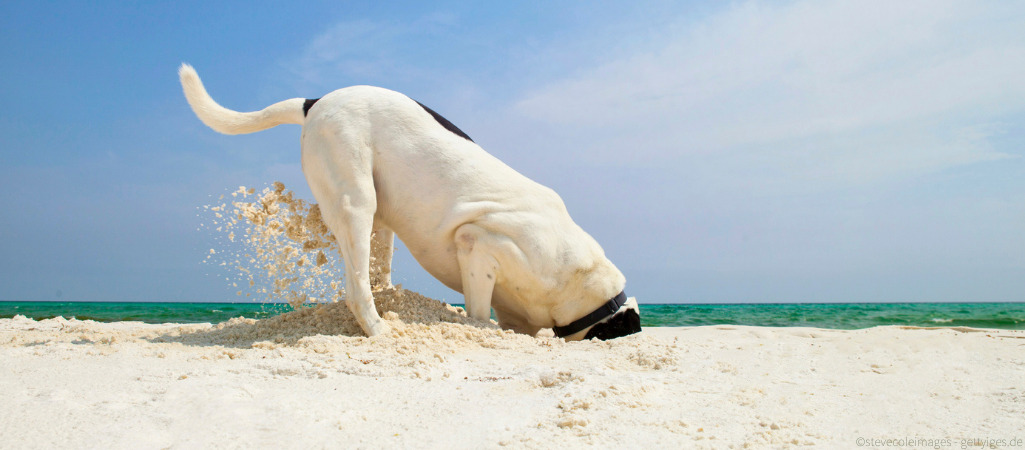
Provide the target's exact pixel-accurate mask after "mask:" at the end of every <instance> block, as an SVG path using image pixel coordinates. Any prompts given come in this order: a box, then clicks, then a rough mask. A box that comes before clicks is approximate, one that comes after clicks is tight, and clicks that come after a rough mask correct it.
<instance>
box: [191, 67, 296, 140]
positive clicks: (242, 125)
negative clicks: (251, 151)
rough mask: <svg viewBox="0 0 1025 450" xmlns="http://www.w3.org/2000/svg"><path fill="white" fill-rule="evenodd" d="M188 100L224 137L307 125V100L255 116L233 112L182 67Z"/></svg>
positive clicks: (280, 105) (277, 105) (279, 104)
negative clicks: (304, 112) (211, 95)
mask: <svg viewBox="0 0 1025 450" xmlns="http://www.w3.org/2000/svg"><path fill="white" fill-rule="evenodd" d="M178 77H179V78H181V82H182V89H183V90H184V91H185V99H186V100H188V101H189V106H191V107H192V111H193V112H195V113H196V115H197V116H199V120H202V121H203V123H205V124H206V125H207V126H208V127H210V128H213V129H214V130H215V131H217V132H220V133H224V134H246V133H255V132H257V131H260V130H266V129H268V128H271V127H275V126H278V125H281V124H285V123H294V124H298V125H302V124H303V122H304V119H305V117H304V114H303V103H305V101H306V100H305V99H302V98H293V99H289V100H285V101H281V102H277V103H275V104H273V105H270V106H268V107H266V108H264V109H263V110H260V111H254V112H238V111H232V110H230V109H228V108H225V107H223V106H221V105H218V104H217V102H215V101H214V99H213V98H211V97H210V94H208V93H207V92H206V88H204V87H203V82H202V81H200V80H199V75H198V74H197V73H196V69H193V68H192V66H190V65H188V64H182V66H181V68H179V69H178Z"/></svg>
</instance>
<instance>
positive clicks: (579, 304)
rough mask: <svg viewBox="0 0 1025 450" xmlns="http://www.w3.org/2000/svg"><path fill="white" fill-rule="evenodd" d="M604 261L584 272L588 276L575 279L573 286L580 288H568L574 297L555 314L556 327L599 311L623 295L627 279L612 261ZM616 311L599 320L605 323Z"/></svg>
mask: <svg viewBox="0 0 1025 450" xmlns="http://www.w3.org/2000/svg"><path fill="white" fill-rule="evenodd" d="M602 259H603V260H602V261H600V262H599V263H597V264H595V265H594V266H592V267H591V268H589V270H586V271H581V273H582V274H585V275H583V276H582V277H581V278H578V279H576V280H574V281H575V283H572V284H574V285H575V286H574V287H576V289H566V290H565V291H564V292H565V293H567V294H569V295H571V297H568V298H563V299H561V301H559V303H558V306H557V307H555V308H553V309H552V311H551V313H552V320H553V321H554V322H555V325H556V326H567V325H569V324H570V323H573V322H575V321H577V320H579V319H581V318H583V317H585V316H587V315H589V314H591V313H593V312H594V311H596V310H599V309H600V308H602V307H603V306H604V305H606V304H607V303H608V302H609V301H610V299H613V298H615V297H616V296H617V295H619V294H620V293H622V292H623V289H624V287H625V286H626V277H624V276H623V273H622V272H620V271H619V269H617V268H616V266H615V265H613V264H612V262H611V261H609V260H608V259H605V258H602ZM617 308H618V306H617ZM615 312H616V311H615V310H612V311H611V312H610V313H609V314H606V315H604V316H602V317H600V318H598V320H602V319H604V318H606V317H608V316H609V315H611V314H612V313H615ZM591 324H593V323H591ZM591 324H588V325H591Z"/></svg>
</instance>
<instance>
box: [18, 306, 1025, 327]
mask: <svg viewBox="0 0 1025 450" xmlns="http://www.w3.org/2000/svg"><path fill="white" fill-rule="evenodd" d="M640 306H641V325H642V326H648V327H652V326H659V327H682V326H700V325H753V326H768V327H816V328H833V329H847V330H850V329H859V328H870V327H874V326H879V325H906V326H920V327H937V326H942V327H974V328H1003V329H1015V330H1020V329H1025V303H789V304H787V303H774V304H765V303H762V304H642V305H640ZM290 310H291V307H289V306H288V305H285V304H262V303H122V302H3V301H0V318H10V317H14V315H16V314H20V315H23V316H27V317H30V318H33V319H37V320H40V319H48V318H52V317H56V316H63V317H65V318H71V317H75V318H77V319H79V320H95V321H99V322H115V321H140V322H148V323H165V322H176V323H199V322H211V323H217V322H223V321H225V320H228V319H230V318H232V317H240V316H241V317H248V318H252V319H262V318H266V317H270V316H273V315H277V314H281V313H282V312H286V311H290Z"/></svg>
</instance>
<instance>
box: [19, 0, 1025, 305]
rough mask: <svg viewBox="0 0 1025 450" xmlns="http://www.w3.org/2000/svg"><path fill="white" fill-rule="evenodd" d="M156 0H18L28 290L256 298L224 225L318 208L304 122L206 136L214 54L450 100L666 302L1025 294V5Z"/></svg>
mask: <svg viewBox="0 0 1025 450" xmlns="http://www.w3.org/2000/svg"><path fill="white" fill-rule="evenodd" d="M97 3H100V4H99V5H97ZM142 3H143V4H134V5H133V4H129V3H125V2H4V3H3V4H2V5H0V40H2V44H3V45H0V61H2V65H3V76H2V83H0V103H2V105H3V109H2V112H0V188H2V189H3V192H4V195H2V196H0V210H2V211H3V214H2V215H0V299H5V300H55V299H58V298H60V299H62V300H122V301H149V300H152V301H224V300H234V299H236V297H235V294H234V289H232V288H230V287H229V286H228V285H227V284H225V283H224V279H223V277H222V276H218V274H217V273H216V271H212V270H211V268H210V267H208V266H205V265H202V264H200V261H201V260H202V259H203V257H204V256H205V254H206V252H207V251H208V249H209V248H210V247H211V246H212V242H213V239H212V236H211V235H210V234H209V233H205V232H199V231H197V230H196V228H197V225H198V224H199V223H200V222H201V221H202V218H200V217H197V215H196V207H197V206H201V205H203V204H206V203H209V202H210V196H211V195H212V196H217V195H220V194H221V193H224V192H226V191H227V190H231V189H233V188H234V187H237V186H239V185H247V186H262V185H264V184H267V183H270V182H272V181H275V180H281V181H283V182H285V183H286V184H287V185H288V186H290V187H292V188H295V189H296V190H297V191H298V192H300V193H301V194H302V195H303V196H305V197H306V198H311V197H310V196H309V193H308V192H309V191H308V188H307V187H306V186H305V181H304V179H303V176H302V172H301V169H300V167H299V128H298V127H295V126H282V127H278V128H275V129H272V130H269V131H265V132H262V133H257V134H252V135H246V136H221V135H218V134H216V133H215V132H213V131H211V130H209V129H207V128H206V127H205V126H203V125H202V124H201V123H200V122H199V121H198V120H197V119H196V118H195V116H194V115H193V114H192V112H191V111H190V110H189V109H188V106H187V104H186V103H185V100H184V99H183V97H182V94H181V90H180V87H179V85H178V82H177V77H176V70H177V67H178V65H179V64H180V63H181V62H189V63H191V64H193V65H194V66H195V67H196V69H197V70H198V71H199V73H200V75H201V76H202V77H203V80H204V82H205V83H206V85H207V88H208V89H209V90H210V92H211V94H212V95H213V96H214V98H216V99H217V100H218V101H220V102H221V103H222V104H224V105H225V106H228V107H230V108H233V109H238V110H254V109H259V108H262V107H264V106H266V105H268V104H270V103H273V102H276V101H279V100H282V99H286V98H292V97H307V98H313V97H320V96H322V95H324V94H325V93H327V92H330V91H331V90H334V89H337V88H341V87H345V86H349V85H354V84H372V85H378V86H383V87H387V88H390V89H395V90H398V91H401V92H404V93H406V94H408V95H409V96H411V97H413V98H415V99H417V100H419V101H421V102H422V103H424V104H427V105H429V106H431V107H432V108H433V109H435V110H436V111H438V112H440V113H442V114H443V115H445V116H446V117H447V118H449V119H450V120H452V121H453V122H454V123H456V124H457V125H458V126H459V127H460V128H462V129H463V130H465V131H466V132H467V133H468V134H470V135H471V136H473V138H474V140H475V141H476V142H478V143H480V144H481V145H482V146H483V147H484V148H485V149H486V150H488V151H489V152H491V153H492V154H494V155H496V156H498V157H499V158H500V159H502V160H504V161H505V162H506V163H508V164H509V165H510V166H512V167H513V168H515V169H517V170H519V171H520V172H522V173H524V174H525V175H527V176H529V177H531V178H533V179H534V180H537V181H539V182H541V183H542V184H545V185H547V186H550V187H552V188H553V189H555V190H556V191H557V192H559V193H560V194H561V195H562V196H563V199H564V200H565V201H566V203H567V206H568V208H569V210H570V213H571V214H572V215H573V217H574V219H575V220H576V221H577V222H578V223H579V224H580V225H581V226H582V227H583V228H584V229H585V230H587V231H588V232H590V233H591V234H592V235H594V236H595V238H596V239H597V240H598V241H599V242H600V243H601V244H602V245H603V247H604V248H605V250H606V253H607V254H608V255H609V257H610V258H611V259H612V260H613V261H614V262H615V263H616V264H617V266H619V268H620V269H621V270H622V271H623V272H624V273H625V274H626V276H627V280H628V281H627V283H628V284H627V292H628V293H629V294H631V295H636V296H637V297H638V299H639V300H640V301H642V302H772V301H776V302H785V301H1023V300H1025V159H1023V156H1025V128H1023V126H1022V125H1023V124H1025V76H1023V75H1025V31H1022V27H1021V24H1022V23H1025V7H1023V6H1022V4H1020V3H1012V2H996V1H992V2H991V1H964V2H961V1H908V2H897V3H895V2H885V1H880V2H873V1H839V0H818V1H784V2H668V1H667V2H660V1H654V2H643V1H641V2H620V3H611V2H530V3H515V2H480V3H472V4H467V3H463V2H341V1H330V2H293V3H295V4H290V3H283V2H254V1H249V2H189V1H181V2H173V3H166V4H164V3H161V2H142ZM395 266H396V267H395V271H396V275H395V277H396V281H397V282H401V283H403V284H404V286H405V287H407V288H411V289H415V290H418V291H421V292H424V293H426V294H428V295H432V296H435V297H438V298H444V299H446V300H449V301H452V302H461V300H462V299H461V296H460V295H458V294H457V293H455V292H453V291H449V290H448V289H446V288H444V287H442V286H440V284H438V283H437V282H435V281H434V280H433V279H431V278H430V276H429V275H427V274H426V273H425V272H423V271H422V270H421V269H420V268H419V267H417V266H416V263H415V262H413V261H412V260H411V258H410V257H409V256H408V254H407V253H405V250H404V249H400V250H399V253H398V254H397V256H396V264H395Z"/></svg>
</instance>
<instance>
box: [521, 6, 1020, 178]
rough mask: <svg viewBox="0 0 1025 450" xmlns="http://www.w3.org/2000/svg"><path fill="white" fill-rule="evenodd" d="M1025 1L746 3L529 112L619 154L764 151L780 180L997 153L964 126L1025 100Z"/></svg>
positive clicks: (893, 169)
mask: <svg viewBox="0 0 1025 450" xmlns="http://www.w3.org/2000/svg"><path fill="white" fill-rule="evenodd" d="M1013 8H1015V6H1013V5H1011V6H1008V5H1007V4H1003V3H990V2H960V1H945V2H934V1H929V2H898V3H894V2H864V1H846V0H838V1H813V2H791V3H786V4H778V3H774V4H770V5H763V4H760V3H745V4H742V5H739V6H736V7H733V8H730V9H727V10H725V11H723V12H721V13H719V14H716V15H714V16H712V17H709V18H707V19H705V20H703V21H700V22H699V23H697V24H694V23H691V22H684V21H680V22H678V23H676V24H674V25H670V26H668V27H667V28H666V29H660V30H653V31H652V33H653V35H657V36H660V37H661V40H658V41H655V40H647V41H642V42H644V44H643V45H639V46H638V47H637V48H635V49H634V51H633V52H632V54H631V55H630V56H625V57H621V58H618V59H615V60H611V61H608V62H606V63H605V64H603V65H600V66H598V67H594V68H590V69H587V70H580V71H578V72H577V73H576V74H575V75H573V76H570V77H567V78H564V79H561V80H557V81H554V82H551V83H549V84H547V85H545V86H544V87H541V88H539V89H535V90H533V91H531V92H529V93H528V94H527V95H525V96H524V97H523V98H522V100H520V101H519V102H518V103H517V104H516V111H517V112H518V113H519V114H521V115H522V116H525V117H527V118H530V119H533V120H536V121H539V122H544V123H549V124H558V125H559V126H560V127H562V128H563V131H562V132H563V133H565V134H566V135H572V136H574V137H575V138H576V139H577V141H578V142H580V147H579V151H578V152H577V153H575V154H574V155H573V156H574V157H575V158H583V159H590V160H596V161H599V162H604V163H610V162H613V161H622V160H623V159H624V154H628V155H629V159H631V160H632V161H633V162H634V163H636V164H641V165H647V164H653V163H661V164H664V163H667V162H670V163H671V162H674V161H677V162H678V161H679V158H680V157H686V158H695V157H700V158H706V159H711V160H716V161H720V162H722V161H733V162H738V161H741V162H742V161H747V162H751V161H755V160H762V161H764V162H771V163H772V164H776V165H779V166H781V169H782V171H781V172H778V173H777V176H778V177H779V178H780V179H783V178H796V179H801V178H808V177H825V178H833V179H836V180H840V181H845V182H870V181H876V180H879V179H880V178H885V177H890V176H900V175H902V174H908V173H918V172H921V171H931V170H937V169H942V168H945V167H951V166H956V165H961V164H968V163H973V162H978V161H988V160H993V159H998V158H1001V157H1005V156H1007V155H1004V154H1002V153H1001V152H1000V150H999V149H994V148H993V147H992V146H991V145H989V144H988V142H987V138H988V136H989V135H988V134H987V133H982V134H979V133H976V134H975V135H974V136H972V137H971V138H970V139H969V138H967V137H966V136H964V133H963V132H962V131H968V130H978V129H979V127H980V125H984V124H987V123H991V122H994V121H999V120H1000V118H1001V116H1002V115H1004V114H1010V113H1014V112H1020V111H1023V110H1025V78H1023V77H1021V74H1022V73H1025V33H1021V32H1020V31H1018V29H1019V28H1020V27H1019V25H1020V22H1019V21H1016V20H1011V19H1010V18H1011V17H1018V18H1021V17H1022V11H1017V10H1015V11H1008V9H1013ZM1018 9H1020V8H1018ZM580 137H583V141H582V142H581V141H580V139H579V138H580ZM625 152H628V153H625ZM719 168H720V169H723V170H728V169H729V168H728V167H727V166H720V167H719ZM802 168H804V169H802Z"/></svg>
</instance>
